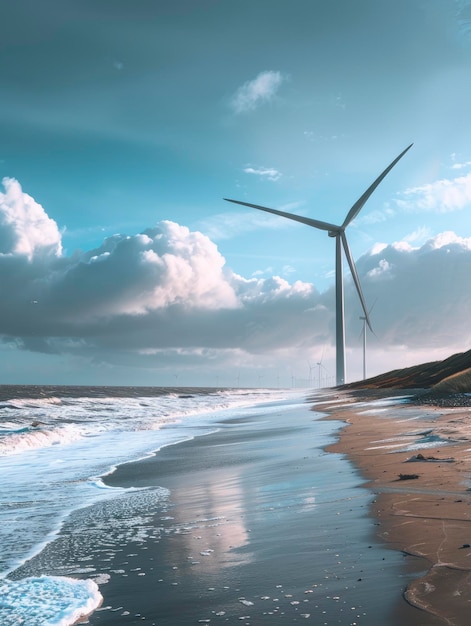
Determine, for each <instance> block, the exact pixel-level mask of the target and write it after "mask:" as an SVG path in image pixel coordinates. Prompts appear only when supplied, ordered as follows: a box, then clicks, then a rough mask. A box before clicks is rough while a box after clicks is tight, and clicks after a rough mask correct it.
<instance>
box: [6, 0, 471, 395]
mask: <svg viewBox="0 0 471 626" xmlns="http://www.w3.org/2000/svg"><path fill="white" fill-rule="evenodd" d="M0 5H1V14H2V23H3V29H2V38H1V40H0V138H1V141H0V181H2V182H1V185H0V290H1V298H0V338H1V342H0V383H2V384H38V385H40V384H77V385H89V384H96V385H158V386H169V385H178V386H201V385H204V386H206V385H208V386H270V387H272V386H273V387H275V386H278V387H291V386H297V387H307V386H318V385H319V384H321V385H326V384H333V382H334V374H335V336H334V329H335V305H334V265H335V259H334V254H335V251H334V240H333V239H331V238H329V237H328V236H327V233H326V232H324V231H320V230H317V229H314V228H311V227H308V226H306V225H304V224H299V223H296V222H292V221H289V220H286V219H283V218H280V217H275V216H273V215H269V214H266V213H263V212H260V211H257V210H254V209H250V208H246V207H242V206H239V205H235V204H231V203H228V202H225V201H224V200H223V198H233V199H236V200H241V201H244V202H251V203H255V204H260V205H263V206H268V207H271V208H275V209H278V210H283V211H289V212H292V213H298V214H299V215H303V216H307V217H311V218H314V219H318V220H323V221H327V222H331V223H334V224H341V223H342V222H343V220H344V218H345V216H346V215H347V213H348V211H349V209H350V208H351V206H352V205H353V204H354V203H355V201H356V200H357V199H358V198H359V197H360V196H361V194H362V193H363V192H364V191H365V189H366V188H367V187H368V186H369V185H370V184H371V183H372V182H373V180H375V178H376V177H377V176H378V175H379V174H380V172H382V170H383V169H384V168H385V167H386V166H387V165H388V164H389V163H391V161H393V159H394V158H395V157H396V156H397V155H398V154H400V153H401V152H402V151H403V150H404V149H405V148H406V147H407V146H408V145H410V144H411V143H413V146H412V148H411V149H410V150H409V151H408V152H407V154H406V155H405V156H404V157H403V158H402V159H401V160H400V161H399V162H398V164H397V165H396V166H395V167H394V168H393V169H392V171H391V172H390V173H389V174H388V176H387V177H386V178H385V179H384V180H383V182H382V183H381V184H380V185H379V187H378V188H377V189H376V191H375V192H374V193H373V195H372V196H371V197H370V199H369V200H368V202H367V203H366V204H365V206H364V207H363V209H362V210H361V212H360V214H359V215H358V216H357V217H356V218H355V220H354V221H353V222H352V223H351V224H350V225H349V227H348V228H347V238H348V242H349V245H350V248H351V251H352V254H353V258H354V259H355V262H356V266H357V270H358V274H359V278H360V282H361V284H362V288H363V291H364V294H365V299H366V302H367V306H368V308H369V309H370V311H371V323H372V328H373V333H371V332H370V331H369V330H368V333H367V352H366V359H367V374H368V375H371V376H372V375H375V374H379V373H382V372H386V371H389V370H392V369H395V368H399V367H405V366H408V365H415V364H418V363H423V362H427V361H433V360H437V359H442V358H445V357H447V356H449V355H451V354H453V353H456V352H462V351H465V350H468V349H470V348H471V325H470V323H469V320H470V319H471V123H470V113H469V112H470V111H471V1H470V0H395V1H394V2H391V1H390V0H387V1H386V0H356V1H355V2H351V1H350V0H295V1H291V2H288V1H287V0H239V1H238V2H233V1H232V0H228V1H225V0H219V1H217V0H133V1H132V2H129V0H41V2H38V1H37V0H16V1H15V2H14V3H13V2H10V1H9V0H0ZM344 284H345V317H346V343H347V348H346V368H347V376H346V379H347V381H353V380H358V379H360V378H361V376H362V362H363V361H362V359H363V351H362V342H361V333H362V323H363V322H362V321H361V320H360V316H361V315H362V310H361V307H360V303H359V299H358V296H357V294H356V291H355V287H354V285H353V282H352V279H351V276H350V274H349V271H348V267H347V265H346V264H345V267H344Z"/></svg>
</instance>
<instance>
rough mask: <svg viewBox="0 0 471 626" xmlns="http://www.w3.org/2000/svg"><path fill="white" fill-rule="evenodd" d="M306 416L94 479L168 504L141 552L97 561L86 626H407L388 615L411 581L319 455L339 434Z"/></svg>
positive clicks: (336, 471)
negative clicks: (153, 490) (93, 605)
mask: <svg viewBox="0 0 471 626" xmlns="http://www.w3.org/2000/svg"><path fill="white" fill-rule="evenodd" d="M311 407H312V403H311V402H310V401H306V402H305V404H304V405H303V406H302V407H301V406H298V407H292V408H289V409H288V410H285V409H284V410H281V411H278V410H277V411H276V413H270V414H260V415H251V416H247V417H242V418H237V419H235V420H226V421H224V422H221V423H220V429H219V430H218V431H217V432H214V433H212V434H208V435H205V436H203V437H197V438H195V439H193V440H189V441H186V442H182V443H179V444H177V445H174V446H168V447H166V448H163V449H161V450H160V451H159V452H158V454H156V455H155V456H154V457H149V458H148V459H144V460H140V461H138V462H136V463H130V464H126V465H122V466H119V467H118V468H117V470H116V471H115V472H114V473H113V474H112V475H110V476H109V477H107V483H108V484H109V485H111V486H122V487H137V488H138V489H139V488H146V487H148V486H152V485H156V484H158V485H160V486H162V487H163V488H165V489H168V490H169V497H168V500H167V501H165V502H162V506H160V507H158V508H157V509H156V511H155V514H154V515H155V516H154V519H153V521H152V522H151V523H150V526H152V527H153V528H157V527H158V529H159V532H158V534H156V535H155V539H154V540H149V539H150V538H145V537H143V540H142V542H140V541H138V542H135V543H133V544H132V546H131V547H125V548H124V552H120V551H119V552H117V553H116V555H115V556H114V557H113V558H112V559H111V560H110V556H109V555H107V563H108V564H107V568H108V571H110V572H111V573H112V576H111V578H110V579H109V581H108V583H107V584H105V585H103V586H102V587H101V588H100V591H101V592H102V595H103V597H104V604H103V606H102V607H101V609H98V610H97V611H96V612H95V613H93V614H92V615H91V616H90V617H89V618H88V622H87V623H90V624H91V625H93V626H95V625H97V626H98V625H100V626H101V625H103V626H108V624H109V625H110V626H111V625H112V626H115V624H118V623H119V624H121V623H122V624H123V625H124V624H134V623H136V620H137V619H139V620H142V619H145V620H146V621H147V622H148V623H149V624H155V625H159V626H164V625H165V626H166V625H167V624H168V625H169V626H170V624H171V625H172V626H189V624H193V623H209V622H210V623H211V624H217V623H221V624H222V623H243V624H262V623H263V624H267V626H272V624H275V623H278V622H282V623H284V624H286V623H298V622H299V621H303V622H304V621H307V622H308V623H309V621H311V623H313V622H314V623H319V624H321V623H343V624H345V625H346V624H350V623H351V622H352V620H354V621H355V622H356V623H358V624H371V623H372V622H371V619H372V616H374V619H375V620H376V619H379V621H380V622H381V623H382V624H385V625H387V626H393V625H394V624H397V623H400V622H406V623H408V624H414V623H419V622H418V621H417V620H416V613H417V611H416V609H414V608H412V607H409V606H407V605H406V606H405V607H402V610H399V611H398V610H397V606H396V605H397V597H398V596H400V594H401V592H402V589H403V588H404V585H405V584H406V582H407V581H409V580H411V575H410V574H407V573H404V567H403V558H402V556H401V555H398V554H393V553H392V552H391V551H388V550H387V549H386V548H385V547H384V546H383V545H382V542H381V541H379V540H377V541H376V540H375V539H374V538H373V534H374V524H373V522H372V520H371V519H370V517H369V515H368V512H367V511H368V508H369V506H370V502H371V493H370V491H369V489H367V488H364V485H363V480H362V478H361V477H360V475H359V473H358V472H357V471H356V469H355V468H354V467H353V466H352V464H351V463H350V462H348V461H347V460H345V459H343V458H341V457H340V456H339V455H337V454H328V453H326V452H325V448H326V446H328V445H330V443H333V442H334V441H335V439H336V438H337V436H338V428H339V427H341V423H340V422H339V423H338V425H336V426H335V427H334V429H332V428H331V425H330V424H328V423H327V422H325V421H324V420H323V416H322V415H321V414H318V415H316V417H315V418H314V419H313V418H312V413H311ZM334 485H335V488H334ZM149 522H150V520H149V521H148V522H146V524H147V525H149ZM137 534H138V535H139V534H140V533H139V532H138V533H137ZM398 615H400V617H398ZM404 615H405V616H406V618H404ZM408 618H409V619H408Z"/></svg>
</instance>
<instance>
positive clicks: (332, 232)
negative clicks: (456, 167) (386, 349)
mask: <svg viewBox="0 0 471 626" xmlns="http://www.w3.org/2000/svg"><path fill="white" fill-rule="evenodd" d="M412 145H413V144H411V145H410V146H408V147H407V148H406V149H405V150H403V151H402V152H401V154H400V155H399V156H397V157H396V158H395V159H394V161H393V162H392V163H391V164H390V165H388V167H387V168H386V169H385V170H384V171H383V172H382V173H381V174H380V175H379V176H378V178H377V179H376V180H375V181H374V183H373V184H372V185H370V186H369V187H368V189H367V190H366V191H365V193H364V194H363V195H362V196H360V198H359V199H358V200H357V201H356V202H355V204H354V205H353V206H352V208H351V209H350V211H349V212H348V213H347V216H346V218H345V220H344V221H343V223H342V224H341V225H337V224H330V223H329V222H323V221H321V220H315V219H312V218H309V217H303V216H301V215H295V214H294V213H286V212H285V211H278V210H277V209H269V208H267V207H265V206H260V205H259V204H251V203H249V202H242V201H240V200H231V199H230V198H224V200H227V201H228V202H234V203H235V204H242V205H243V206H248V207H251V208H253V209H259V210H260V211H266V212H267V213H273V214H274V215H279V216H281V217H286V218H287V219H290V220H294V221H296V222H301V224H307V225H308V226H313V227H314V228H318V229H320V230H325V231H327V233H328V235H329V237H334V238H335V360H336V384H337V385H343V384H344V383H345V310H344V289H343V270H342V248H343V252H344V254H345V256H346V258H347V262H348V265H349V267H350V271H351V274H352V278H353V282H354V283H355V287H356V290H357V293H358V297H359V298H360V302H361V306H362V309H363V313H364V315H363V316H362V317H361V318H360V319H362V320H363V321H364V326H363V378H365V377H366V355H365V352H366V327H367V326H368V328H369V329H370V330H371V331H372V330H373V329H372V327H371V321H370V311H369V310H368V309H367V307H366V303H365V298H364V297H363V292H362V289H361V285H360V280H359V278H358V273H357V270H356V267H355V263H354V261H353V257H352V254H351V252H350V248H349V245H348V242H347V237H346V235H345V230H346V228H347V226H348V225H349V224H350V222H352V221H353V220H354V219H355V217H356V216H357V215H358V213H359V212H360V211H361V209H362V208H363V206H364V204H365V203H366V201H367V200H368V198H369V197H370V196H371V194H372V193H373V191H374V190H375V189H376V187H377V186H378V185H379V184H380V183H381V181H382V180H383V178H385V176H387V175H388V174H389V172H390V171H391V170H392V168H393V167H394V166H395V165H396V163H397V162H398V161H399V160H400V159H402V157H403V156H404V155H405V153H406V152H407V151H408V150H409V149H410V148H411V147H412Z"/></svg>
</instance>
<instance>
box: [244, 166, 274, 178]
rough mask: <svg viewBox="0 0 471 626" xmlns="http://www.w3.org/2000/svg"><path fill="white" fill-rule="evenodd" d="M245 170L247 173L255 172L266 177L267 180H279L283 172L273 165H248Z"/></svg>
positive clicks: (256, 174)
mask: <svg viewBox="0 0 471 626" xmlns="http://www.w3.org/2000/svg"><path fill="white" fill-rule="evenodd" d="M244 172H245V173H246V174H254V175H255V176H260V178H266V179H267V180H271V181H277V180H278V179H279V178H281V172H279V171H278V170H276V169H274V168H273V167H250V166H247V167H245V168H244Z"/></svg>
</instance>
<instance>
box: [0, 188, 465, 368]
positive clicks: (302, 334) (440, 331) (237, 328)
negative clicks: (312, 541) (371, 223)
mask: <svg viewBox="0 0 471 626" xmlns="http://www.w3.org/2000/svg"><path fill="white" fill-rule="evenodd" d="M6 187H7V191H6V193H5V194H3V195H2V197H1V202H0V242H2V252H1V254H0V279H1V282H0V285H1V289H2V298H0V334H1V335H2V337H3V341H4V342H7V343H8V344H9V345H10V346H11V349H12V350H18V349H22V350H28V351H30V352H35V353H48V354H63V355H68V357H81V358H86V359H88V361H89V362H90V363H97V364H112V365H114V366H116V365H126V366H128V367H141V368H142V367H148V368H162V367H164V366H165V365H168V364H169V363H176V362H177V360H178V359H179V363H180V365H181V364H182V363H185V364H186V365H187V366H188V367H189V368H202V367H214V368H218V367H219V368H220V367H222V365H221V364H222V363H226V364H229V362H232V363H233V366H234V367H236V366H237V365H239V366H241V365H242V364H244V363H245V366H247V364H250V365H251V366H253V367H265V368H267V367H271V366H270V365H269V363H270V360H271V361H272V363H273V362H275V361H276V360H277V359H284V362H285V363H287V362H288V361H289V359H294V358H296V359H302V360H303V361H304V362H305V360H306V358H307V356H308V355H311V354H313V357H312V358H318V357H319V354H318V353H320V352H321V351H322V352H324V350H326V353H327V354H328V353H329V350H330V351H331V352H332V350H331V347H332V345H333V343H334V328H335V319H334V289H333V287H332V288H330V289H328V290H327V291H326V292H324V293H320V292H318V291H317V290H316V288H315V287H314V285H312V284H310V283H305V282H302V281H296V282H289V281H288V280H287V279H286V278H282V277H279V276H266V275H265V276H263V277H262V276H253V277H251V278H245V277H243V276H240V275H237V274H236V273H234V272H233V271H232V270H231V269H230V268H228V267H227V266H226V264H225V259H224V257H223V256H222V254H221V253H220V251H219V250H218V248H217V246H216V245H215V244H214V242H213V241H211V239H209V237H207V236H206V235H203V234H202V233H200V232H192V231H190V230H189V229H188V228H187V227H185V226H182V225H179V224H176V223H175V222H171V221H162V222H160V223H159V224H157V225H156V226H154V227H152V228H149V229H147V230H145V231H144V232H142V233H139V234H137V235H115V236H113V237H110V238H107V239H105V240H104V241H103V243H102V245H101V246H99V247H98V248H96V249H94V250H90V251H87V252H79V251H77V252H75V253H74V254H72V255H70V256H65V255H63V253H62V252H61V238H60V233H59V230H58V229H57V225H56V224H55V222H54V221H53V220H52V219H51V218H49V217H48V216H47V214H46V213H45V211H44V209H42V207H40V205H38V204H37V203H36V202H35V201H34V200H33V199H32V198H31V197H30V196H28V195H27V194H24V193H23V191H22V190H21V187H20V186H19V184H18V183H17V182H16V181H11V180H8V181H7V183H6ZM39 232H41V234H42V237H40V236H39ZM411 242H412V240H411V241H410V242H408V241H401V242H397V243H394V244H377V245H375V246H374V247H373V248H372V249H371V251H370V252H369V253H368V254H365V255H363V256H362V257H361V258H360V259H358V261H357V268H358V272H359V276H360V280H361V282H362V286H363V290H364V293H365V297H366V300H367V303H373V302H376V304H375V308H374V313H373V315H372V322H373V327H374V330H375V333H376V335H375V336H374V337H372V341H375V342H376V348H377V352H378V353H380V352H381V353H383V354H384V353H385V351H386V350H390V351H391V352H392V353H393V352H394V354H398V355H402V356H401V358H402V361H403V362H405V359H404V353H405V352H407V351H408V352H409V354H413V353H420V354H421V355H422V354H425V353H426V350H431V351H435V352H434V353H436V351H439V350H444V351H446V352H448V353H451V352H452V351H453V350H455V349H456V348H457V349H460V348H461V349H467V348H468V347H469V343H470V341H471V331H470V330H469V319H470V316H471V293H470V292H469V289H468V285H469V276H470V275H471V238H468V239H467V238H462V237H459V236H457V235H456V234H455V233H452V232H445V233H441V234H439V235H437V236H435V237H432V238H429V239H428V240H427V241H425V243H423V244H422V245H420V246H418V245H416V246H413V245H411ZM345 296H346V307H345V309H346V315H347V344H348V346H349V349H350V350H352V349H353V348H352V346H353V347H354V346H355V345H358V342H359V332H360V325H359V324H360V322H359V319H358V318H359V316H360V315H361V314H362V312H361V310H360V307H359V303H358V296H357V294H356V292H355V288H354V285H353V284H352V282H351V280H350V279H349V278H348V277H347V278H346V280H345ZM326 346H327V349H326ZM316 354H317V356H316ZM294 355H296V356H294ZM303 355H304V356H303ZM398 358H399V357H398ZM231 360H232V361H231ZM326 364H327V359H326ZM330 367H331V371H333V366H332V365H331V366H330ZM383 371H384V366H383Z"/></svg>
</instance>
